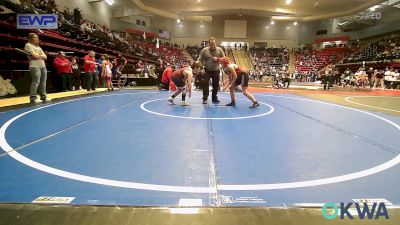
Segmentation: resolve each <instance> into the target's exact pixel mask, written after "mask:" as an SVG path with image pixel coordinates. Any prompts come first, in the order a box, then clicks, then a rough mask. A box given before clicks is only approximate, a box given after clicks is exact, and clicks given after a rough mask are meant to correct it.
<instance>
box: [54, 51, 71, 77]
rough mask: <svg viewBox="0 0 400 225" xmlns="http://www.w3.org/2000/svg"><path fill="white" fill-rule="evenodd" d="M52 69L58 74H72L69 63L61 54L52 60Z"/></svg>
mask: <svg viewBox="0 0 400 225" xmlns="http://www.w3.org/2000/svg"><path fill="white" fill-rule="evenodd" d="M54 67H55V68H56V70H57V73H58V74H62V73H72V67H71V62H70V61H69V59H67V58H65V56H64V55H63V53H60V55H58V56H57V57H56V58H55V59H54Z"/></svg>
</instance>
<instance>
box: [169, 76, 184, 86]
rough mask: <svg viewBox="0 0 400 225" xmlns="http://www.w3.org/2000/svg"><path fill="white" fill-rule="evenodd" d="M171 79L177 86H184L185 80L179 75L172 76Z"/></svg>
mask: <svg viewBox="0 0 400 225" xmlns="http://www.w3.org/2000/svg"><path fill="white" fill-rule="evenodd" d="M171 80H172V81H173V82H174V84H175V85H176V86H177V87H178V88H182V87H185V80H184V78H182V77H179V76H172V77H171Z"/></svg>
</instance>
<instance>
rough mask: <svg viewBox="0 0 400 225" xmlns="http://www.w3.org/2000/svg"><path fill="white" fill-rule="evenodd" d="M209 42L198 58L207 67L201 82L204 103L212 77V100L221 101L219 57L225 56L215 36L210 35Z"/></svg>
mask: <svg viewBox="0 0 400 225" xmlns="http://www.w3.org/2000/svg"><path fill="white" fill-rule="evenodd" d="M208 43H209V47H205V48H203V49H202V50H201V52H200V56H199V58H198V59H197V61H198V62H200V63H201V64H202V65H204V68H205V74H204V77H203V79H202V81H201V82H200V83H201V86H202V89H203V104H207V99H208V95H209V94H210V90H209V84H210V78H211V79H212V102H213V103H219V100H218V96H217V94H218V90H219V58H221V57H225V54H224V51H223V50H222V48H220V47H217V45H216V42H215V38H214V37H210V39H209V40H208Z"/></svg>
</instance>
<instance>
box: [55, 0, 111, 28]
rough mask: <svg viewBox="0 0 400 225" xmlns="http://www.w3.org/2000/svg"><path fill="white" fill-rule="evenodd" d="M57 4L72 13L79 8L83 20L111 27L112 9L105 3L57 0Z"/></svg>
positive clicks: (83, 0) (85, 0) (82, 0)
mask: <svg viewBox="0 0 400 225" xmlns="http://www.w3.org/2000/svg"><path fill="white" fill-rule="evenodd" d="M55 2H56V4H57V5H58V6H59V8H60V9H61V10H62V9H63V8H64V7H67V8H68V9H69V10H70V11H73V10H74V8H76V7H78V8H79V9H80V10H81V12H82V16H83V18H86V19H89V20H90V21H92V22H95V23H98V24H103V25H106V26H107V27H110V21H111V18H112V12H111V7H110V6H109V5H108V4H107V3H106V2H104V1H99V2H93V3H89V2H88V1H87V0H67V1H66V0H55Z"/></svg>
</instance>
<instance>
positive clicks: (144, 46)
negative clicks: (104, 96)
mask: <svg viewBox="0 0 400 225" xmlns="http://www.w3.org/2000/svg"><path fill="white" fill-rule="evenodd" d="M0 5H1V6H3V8H4V7H5V8H7V9H8V10H10V11H11V13H8V14H2V15H1V18H0V19H1V20H0V29H1V30H2V33H1V34H0V74H1V75H2V76H3V77H4V78H5V79H7V78H8V79H11V80H12V82H13V83H14V85H16V87H17V89H18V92H19V93H20V94H23V93H27V92H28V89H29V75H27V71H28V60H27V58H26V56H24V55H22V54H19V53H18V52H16V51H15V48H20V49H23V48H24V46H25V44H26V43H27V35H28V33H31V32H36V33H38V34H39V36H40V46H41V47H42V49H43V50H44V51H45V52H46V53H47V55H48V60H47V61H46V64H47V69H48V71H49V74H48V83H49V84H50V85H51V80H52V79H51V78H52V75H54V74H53V71H54V69H53V65H52V64H53V56H54V55H55V54H57V52H59V51H64V52H71V54H69V55H70V56H75V57H77V58H78V63H80V64H81V65H83V61H82V60H79V59H82V58H83V57H84V55H86V54H87V53H88V52H89V50H94V51H95V52H96V53H98V54H108V55H109V56H110V57H111V58H117V59H120V58H126V59H127V65H126V66H125V67H124V71H123V73H126V74H132V73H134V65H135V64H136V63H137V62H138V60H142V61H144V62H145V63H146V64H154V63H155V62H156V60H157V59H158V58H160V59H162V60H163V61H164V62H169V63H174V64H177V65H181V64H184V63H186V62H185V59H184V56H183V54H182V52H181V51H180V50H179V49H177V48H175V47H174V46H172V45H170V44H168V43H167V44H166V45H160V48H158V49H157V48H156V45H155V39H154V38H148V39H147V40H143V39H142V38H143V37H142V36H141V35H139V34H127V33H122V32H117V31H111V30H109V29H108V28H106V27H105V26H101V25H96V24H94V23H91V22H89V21H87V20H81V23H82V24H83V23H87V24H91V27H92V28H94V29H93V30H91V31H88V30H85V29H82V28H81V27H80V26H79V25H77V24H75V23H74V21H73V20H67V19H66V18H68V16H67V15H65V14H66V13H67V14H68V12H65V11H64V12H56V13H57V14H58V15H59V29H57V30H40V31H39V32H38V30H18V29H16V24H15V19H16V13H49V12H48V11H42V9H39V8H34V7H33V6H32V5H19V4H15V3H13V2H11V1H8V0H0ZM50 9H52V8H50ZM53 10H54V9H53ZM82 24H81V25H82ZM97 58H98V55H97ZM27 76H28V77H27ZM48 91H49V92H52V91H55V90H54V89H53V88H52V87H49V90H48Z"/></svg>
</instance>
